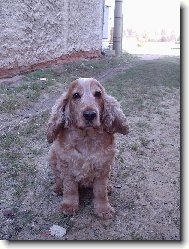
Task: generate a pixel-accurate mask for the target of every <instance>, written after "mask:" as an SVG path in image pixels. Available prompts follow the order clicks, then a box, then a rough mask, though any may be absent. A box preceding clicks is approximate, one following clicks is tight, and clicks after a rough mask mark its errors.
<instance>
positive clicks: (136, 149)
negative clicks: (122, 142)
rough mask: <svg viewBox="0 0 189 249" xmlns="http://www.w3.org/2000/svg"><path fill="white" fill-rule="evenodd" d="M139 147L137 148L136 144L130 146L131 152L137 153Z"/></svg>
mask: <svg viewBox="0 0 189 249" xmlns="http://www.w3.org/2000/svg"><path fill="white" fill-rule="evenodd" d="M139 147H140V146H139V144H138V143H134V144H132V145H131V150H134V151H138V149H139Z"/></svg>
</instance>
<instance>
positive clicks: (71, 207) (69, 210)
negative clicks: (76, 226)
mask: <svg viewBox="0 0 189 249" xmlns="http://www.w3.org/2000/svg"><path fill="white" fill-rule="evenodd" d="M59 209H60V211H61V212H62V213H63V214H66V215H74V214H75V213H76V212H77V211H78V209H79V206H78V205H75V204H73V203H66V202H62V203H61V204H60V208H59Z"/></svg>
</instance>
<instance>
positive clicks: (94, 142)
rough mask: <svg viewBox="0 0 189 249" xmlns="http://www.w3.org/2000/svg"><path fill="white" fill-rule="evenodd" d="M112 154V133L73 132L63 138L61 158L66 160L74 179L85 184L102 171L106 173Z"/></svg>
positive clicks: (113, 149)
mask: <svg viewBox="0 0 189 249" xmlns="http://www.w3.org/2000/svg"><path fill="white" fill-rule="evenodd" d="M67 139H68V137H67ZM114 154H115V144H114V137H113V135H110V134H106V133H101V134H91V136H90V134H89V135H88V134H83V136H82V134H78V135H77V134H74V136H73V137H71V136H70V137H69V140H67V141H66V139H65V140H64V153H63V154H62V159H64V160H66V162H67V164H68V167H69V170H70V174H72V175H73V176H74V177H75V179H76V181H78V182H81V183H82V184H83V185H86V186H87V185H90V183H91V182H92V181H93V180H94V178H95V177H98V176H99V175H101V174H102V172H103V173H106V174H108V172H109V171H110V167H111V163H112V161H113V158H114Z"/></svg>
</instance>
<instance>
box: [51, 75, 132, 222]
mask: <svg viewBox="0 0 189 249" xmlns="http://www.w3.org/2000/svg"><path fill="white" fill-rule="evenodd" d="M128 131H129V129H128V124H127V120H126V117H125V115H124V114H123V112H122V110H121V108H120V105H119V103H118V102H117V100H116V99H115V98H113V97H111V96H109V95H107V93H106V91H105V89H104V87H103V86H102V85H101V84H100V83H99V82H98V81H97V80H95V79H93V78H79V79H77V80H75V81H73V82H72V83H71V85H70V87H69V89H68V91H67V93H65V94H64V95H62V96H61V97H60V98H59V99H58V100H57V101H56V103H55V105H54V106H53V108H52V113H51V117H50V119H49V122H48V128H47V140H48V142H49V143H53V144H52V147H51V150H50V164H51V167H52V169H53V172H54V174H55V177H56V186H55V192H57V193H62V192H63V202H62V203H61V211H62V212H63V213H64V214H74V213H75V212H76V211H77V210H78V208H79V193H78V186H86V187H92V188H93V193H94V210H95V213H96V214H97V215H99V216H100V217H103V218H110V217H112V215H113V213H114V209H113V208H112V207H111V206H110V204H109V201H108V190H107V188H108V179H109V175H110V171H111V167H112V164H113V162H114V156H115V150H116V146H115V141H114V133H116V132H119V133H122V134H124V135H125V134H127V133H128Z"/></svg>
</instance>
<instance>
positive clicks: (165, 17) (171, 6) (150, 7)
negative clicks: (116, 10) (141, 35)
mask: <svg viewBox="0 0 189 249" xmlns="http://www.w3.org/2000/svg"><path fill="white" fill-rule="evenodd" d="M122 10H123V25H124V28H125V27H126V28H132V29H135V30H137V31H141V32H142V31H144V30H147V31H150V32H152V31H159V30H160V29H162V28H164V29H166V30H168V31H171V30H174V31H175V32H176V33H178V34H179V29H180V1H179V0H123V8H122Z"/></svg>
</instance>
